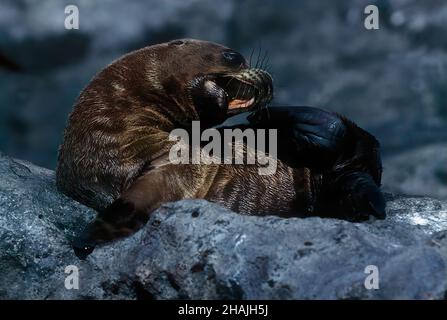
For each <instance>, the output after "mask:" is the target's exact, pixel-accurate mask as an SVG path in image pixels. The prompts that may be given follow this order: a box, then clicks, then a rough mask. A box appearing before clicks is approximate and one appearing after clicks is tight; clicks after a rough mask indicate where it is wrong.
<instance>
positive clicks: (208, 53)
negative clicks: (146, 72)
mask: <svg viewBox="0 0 447 320" xmlns="http://www.w3.org/2000/svg"><path fill="white" fill-rule="evenodd" d="M158 48H159V50H157V51H158V54H157V57H156V58H157V59H158V61H159V65H162V66H163V67H162V69H160V70H158V72H157V78H158V79H157V80H158V83H159V85H160V86H161V87H162V88H163V91H164V93H165V94H168V95H172V96H176V97H179V96H180V97H182V98H183V99H180V100H181V101H182V102H183V103H186V104H188V105H189V107H192V108H193V109H194V110H195V111H196V112H197V114H198V115H199V118H200V120H201V121H202V122H203V121H204V122H206V123H207V124H210V125H214V124H217V123H220V122H221V121H223V120H225V119H226V118H228V117H229V116H232V115H235V114H237V113H240V112H245V111H250V110H253V109H256V108H262V107H264V106H265V105H266V104H267V103H268V102H269V101H270V100H271V99H272V97H273V84H272V78H271V76H270V75H269V74H268V73H267V72H266V71H264V70H262V69H259V68H250V66H249V65H248V63H247V60H246V59H245V58H244V57H243V56H242V55H241V54H240V53H238V52H236V51H234V50H232V49H230V48H228V47H225V46H222V45H219V44H216V43H212V42H207V41H200V40H192V39H182V40H173V41H171V42H168V43H165V44H162V45H160V46H159V47H158Z"/></svg>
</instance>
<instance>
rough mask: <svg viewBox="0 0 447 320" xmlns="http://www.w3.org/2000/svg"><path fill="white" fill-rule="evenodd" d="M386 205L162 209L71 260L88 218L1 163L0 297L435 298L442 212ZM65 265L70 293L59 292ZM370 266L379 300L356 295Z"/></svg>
mask: <svg viewBox="0 0 447 320" xmlns="http://www.w3.org/2000/svg"><path fill="white" fill-rule="evenodd" d="M388 198H389V199H388V218H387V219H386V220H382V221H378V220H374V219H371V220H369V221H367V222H365V223H350V222H346V221H341V220H336V219H320V218H316V217H311V218H306V219H300V218H291V219H282V218H278V217H275V216H268V217H252V216H242V215H238V214H236V213H233V212H230V211H228V210H226V209H223V208H221V207H220V206H218V205H216V204H213V203H209V202H207V201H204V200H184V201H179V202H176V203H168V204H165V205H163V206H162V207H161V208H160V209H159V210H157V212H156V213H154V215H153V216H152V218H151V219H150V220H149V222H148V224H147V225H146V227H144V228H143V229H142V230H140V231H139V232H137V233H136V234H135V235H133V236H131V237H129V238H127V239H123V240H119V241H115V242H114V243H112V244H109V245H105V246H102V247H100V248H97V249H96V250H95V251H94V252H93V254H91V255H90V256H89V257H88V258H87V260H85V261H80V260H78V259H77V258H76V256H75V255H74V254H73V251H72V250H71V248H70V240H71V239H72V237H73V236H74V235H75V234H77V233H78V232H79V231H80V230H81V229H82V228H83V226H85V224H86V223H87V222H88V221H89V220H90V219H92V218H93V216H94V212H93V211H92V210H90V209H88V208H86V207H84V206H82V205H80V204H78V203H76V202H74V201H72V200H71V199H68V198H66V197H65V196H63V195H61V194H59V193H58V192H57V190H56V188H55V183H54V173H53V172H51V171H48V170H46V169H42V168H39V167H36V166H34V165H32V164H30V163H26V162H23V161H18V160H14V159H12V158H9V157H6V156H4V155H0V279H1V281H0V298H2V299H137V298H140V299H143V298H155V299H172V298H191V299H194V298H195V299H205V298H207V299H210V298H216V299H221V298H228V299H234V298H241V299H314V298H320V299H372V298H374V299H375V298H377V299H389V298H405V299H442V298H445V297H446V292H447V211H446V210H447V209H446V208H447V203H446V202H442V201H439V200H434V199H430V198H423V197H420V198H417V197H402V196H399V197H396V196H388ZM70 265H74V266H76V267H77V268H79V290H76V289H73V290H68V289H66V288H65V280H66V277H67V276H69V274H66V273H65V272H64V271H65V268H66V267H67V266H70ZM368 265H375V266H377V267H378V270H379V289H378V290H367V289H365V286H364V282H365V279H366V277H367V276H368V274H365V268H366V267H367V266H368Z"/></svg>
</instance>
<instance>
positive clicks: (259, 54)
mask: <svg viewBox="0 0 447 320" xmlns="http://www.w3.org/2000/svg"><path fill="white" fill-rule="evenodd" d="M261 52H262V47H261V43H259V50H258V58H257V59H256V66H255V69H257V68H258V64H259V59H260V58H261Z"/></svg>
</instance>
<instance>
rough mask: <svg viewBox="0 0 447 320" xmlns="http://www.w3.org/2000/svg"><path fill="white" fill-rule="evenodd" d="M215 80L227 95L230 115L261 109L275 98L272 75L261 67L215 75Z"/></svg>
mask: <svg viewBox="0 0 447 320" xmlns="http://www.w3.org/2000/svg"><path fill="white" fill-rule="evenodd" d="M213 81H214V82H215V83H216V84H217V85H218V86H219V87H221V88H222V89H223V90H224V91H225V93H226V95H227V101H228V109H227V110H228V111H227V113H228V115H234V114H237V113H240V112H245V111H250V110H252V109H260V108H262V107H265V106H266V105H267V103H269V102H270V100H272V98H273V81H272V77H271V76H270V74H268V73H267V72H266V71H264V70H261V69H242V70H241V71H239V72H237V73H229V74H218V75H214V79H213Z"/></svg>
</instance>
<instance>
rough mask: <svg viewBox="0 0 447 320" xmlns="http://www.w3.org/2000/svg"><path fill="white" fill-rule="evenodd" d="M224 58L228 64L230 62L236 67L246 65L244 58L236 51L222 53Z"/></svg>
mask: <svg viewBox="0 0 447 320" xmlns="http://www.w3.org/2000/svg"><path fill="white" fill-rule="evenodd" d="M222 56H223V58H224V59H225V61H226V62H229V63H231V64H234V65H241V64H244V63H245V59H244V57H243V56H242V55H241V54H240V53H239V52H235V51H224V52H222Z"/></svg>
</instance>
